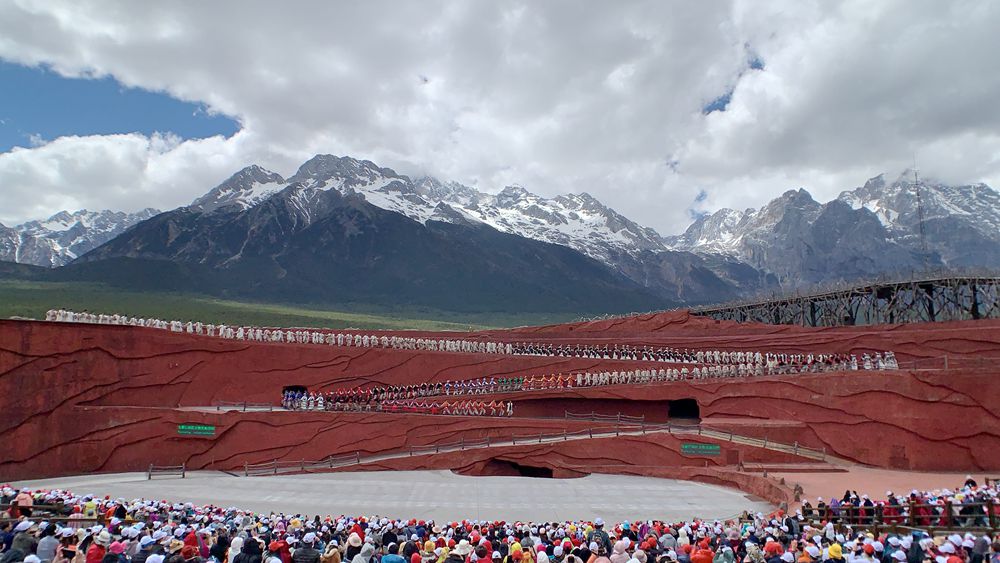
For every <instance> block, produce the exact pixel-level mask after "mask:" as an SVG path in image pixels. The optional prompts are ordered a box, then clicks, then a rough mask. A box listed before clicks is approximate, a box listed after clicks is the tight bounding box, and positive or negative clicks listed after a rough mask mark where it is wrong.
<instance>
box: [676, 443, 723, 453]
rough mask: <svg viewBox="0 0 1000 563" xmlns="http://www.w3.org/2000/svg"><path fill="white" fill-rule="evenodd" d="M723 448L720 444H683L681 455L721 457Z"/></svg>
mask: <svg viewBox="0 0 1000 563" xmlns="http://www.w3.org/2000/svg"><path fill="white" fill-rule="evenodd" d="M720 452H721V447H720V446H719V444H699V443H696V442H682V443H681V453H682V454H693V455H719V453H720Z"/></svg>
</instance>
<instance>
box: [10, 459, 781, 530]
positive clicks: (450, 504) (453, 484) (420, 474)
mask: <svg viewBox="0 0 1000 563" xmlns="http://www.w3.org/2000/svg"><path fill="white" fill-rule="evenodd" d="M17 485H19V486H27V487H32V488H65V489H69V490H71V491H73V492H74V493H77V494H95V495H100V496H104V495H110V496H111V497H112V498H114V497H124V498H126V499H130V500H131V499H133V498H140V497H141V498H155V499H164V500H168V501H171V502H193V503H196V504H209V503H211V504H215V505H218V506H224V507H228V506H236V507H240V508H247V509H251V510H255V511H265V512H269V511H275V512H278V511H281V512H285V513H289V512H291V513H302V514H306V515H314V514H321V515H326V514H332V515H334V516H336V515H340V514H348V515H375V514H378V515H380V516H388V517H392V518H433V519H435V520H438V521H442V520H461V519H463V518H470V519H477V520H483V519H488V520H497V519H500V520H534V521H540V520H550V521H551V520H573V519H583V518H586V519H591V518H594V517H597V516H600V517H602V518H604V519H605V520H607V521H609V522H618V521H621V520H635V519H667V520H679V519H688V518H692V517H701V518H707V519H715V518H719V519H722V518H729V517H733V516H736V515H737V514H739V513H741V512H742V511H744V510H753V511H765V512H766V511H770V510H772V509H773V507H772V506H771V505H769V504H767V503H766V502H761V501H760V500H759V499H752V497H749V496H748V495H745V494H744V493H742V492H740V491H737V490H735V489H728V488H724V487H716V486H712V485H706V484H703V483H695V482H692V481H678V480H673V479H657V478H653V477H634V476H626V475H606V474H593V475H589V476H587V477H582V478H579V479H542V478H530V477H466V476H462V475H455V474H453V473H451V472H450V471H374V472H354V473H348V472H344V473H324V474H312V475H279V476H274V477H234V476H233V475H230V474H227V473H222V472H215V471H193V472H188V474H187V477H186V478H184V479H181V478H177V477H159V478H154V479H153V480H152V481H148V480H146V474H145V473H116V474H99V475H87V476H76V477H60V478H54V479H43V480H36V481H20V482H18V483H17Z"/></svg>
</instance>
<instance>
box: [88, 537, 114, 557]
mask: <svg viewBox="0 0 1000 563" xmlns="http://www.w3.org/2000/svg"><path fill="white" fill-rule="evenodd" d="M110 544H111V534H109V533H108V531H107V530H101V533H99V534H97V536H95V537H94V541H93V542H91V544H90V547H89V548H87V558H86V563H101V560H102V559H104V556H105V555H106V554H107V553H108V545H110Z"/></svg>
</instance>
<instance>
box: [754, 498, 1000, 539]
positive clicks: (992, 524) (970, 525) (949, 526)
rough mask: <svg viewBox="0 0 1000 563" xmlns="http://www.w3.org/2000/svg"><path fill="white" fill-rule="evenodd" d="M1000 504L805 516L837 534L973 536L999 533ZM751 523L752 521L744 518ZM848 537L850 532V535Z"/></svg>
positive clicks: (844, 509) (848, 509)
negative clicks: (861, 531)
mask: <svg viewBox="0 0 1000 563" xmlns="http://www.w3.org/2000/svg"><path fill="white" fill-rule="evenodd" d="M998 512H1000V504H998V503H995V502H993V501H992V500H988V501H986V502H966V503H952V502H950V501H946V502H945V503H944V504H922V503H916V502H907V503H906V504H902V505H875V506H854V505H846V506H839V507H837V508H831V507H829V506H824V507H823V508H822V509H818V508H816V507H811V508H803V509H802V516H803V517H804V518H805V519H806V520H807V521H811V522H816V521H821V522H822V521H826V522H833V524H834V527H835V528H836V529H837V531H838V532H847V529H848V528H851V529H853V530H858V529H865V530H869V531H871V532H873V533H875V534H880V533H883V532H889V533H909V532H910V531H913V530H923V531H926V532H928V533H931V534H942V533H946V532H952V531H967V532H973V533H990V534H996V533H998V532H1000V513H998ZM745 520H749V518H748V517H747V518H745ZM847 533H849V532H847Z"/></svg>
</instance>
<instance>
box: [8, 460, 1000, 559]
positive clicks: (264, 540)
mask: <svg viewBox="0 0 1000 563" xmlns="http://www.w3.org/2000/svg"><path fill="white" fill-rule="evenodd" d="M970 481H971V482H970ZM913 494H914V495H915V496H917V497H919V498H921V499H922V500H933V499H936V498H946V499H949V501H954V500H958V497H959V495H962V496H971V497H974V498H994V499H995V498H996V495H997V488H996V486H995V485H994V486H993V487H980V486H978V485H977V484H976V483H975V482H974V481H972V480H971V479H970V480H969V481H967V482H966V483H965V484H964V485H963V486H962V487H961V488H960V489H959V490H958V491H956V492H952V491H931V492H922V493H917V492H914V493H913ZM2 497H3V498H2V500H3V501H4V502H5V503H7V504H9V505H10V508H9V509H8V513H9V514H8V515H9V516H10V518H9V519H5V520H3V521H2V524H0V550H2V551H0V563H20V562H22V561H23V562H24V563H344V562H349V563H477V562H480V563H736V562H737V561H740V562H741V563H1000V543H998V542H997V541H995V540H994V539H993V538H991V537H990V536H989V535H988V532H985V533H984V532H983V531H978V532H975V533H973V532H972V531H971V530H970V531H968V532H964V533H956V532H961V530H954V531H952V532H951V533H950V535H946V536H938V537H931V536H929V535H927V534H926V533H924V532H923V531H919V530H908V531H906V532H899V533H893V532H886V531H884V530H879V529H876V528H875V527H874V524H878V522H872V521H868V522H858V523H854V524H850V525H847V524H844V522H843V521H842V519H841V518H839V517H836V516H833V517H831V514H832V513H830V512H828V510H827V509H828V507H829V506H830V504H833V503H834V502H835V501H836V502H840V501H843V503H855V502H857V503H859V505H860V506H866V505H867V503H865V502H864V501H866V500H869V499H867V497H863V496H862V497H858V496H857V495H856V493H851V492H848V493H847V494H845V499H846V500H845V499H839V500H838V499H831V501H830V504H826V503H824V508H823V509H820V508H818V507H812V506H810V507H804V509H803V510H800V511H798V512H795V513H792V514H787V515H785V514H782V513H781V512H777V513H774V514H771V515H766V516H765V515H764V514H761V513H757V514H755V515H746V517H745V518H743V519H739V520H736V519H734V520H727V521H718V520H715V521H708V520H698V519H692V520H687V521H682V522H667V521H659V520H641V521H632V522H630V521H625V522H621V523H617V524H613V525H605V523H604V522H603V521H602V520H601V519H600V518H595V519H593V520H586V521H563V522H519V521H515V522H507V521H501V520H493V521H479V520H463V521H461V522H435V521H433V520H420V519H415V518H411V519H398V518H389V517H381V516H370V517H349V516H325V517H322V516H313V517H307V516H303V515H301V514H282V513H268V514H261V513H254V512H251V511H248V510H240V509H238V508H232V507H230V508H222V507H217V506H212V505H208V506H196V505H194V504H192V503H177V502H168V501H164V500H147V499H135V500H132V501H126V500H125V499H122V498H119V499H110V498H107V497H104V498H100V497H97V496H95V495H83V496H77V495H74V494H72V493H70V492H68V491H61V490H49V491H47V490H28V489H21V490H16V489H13V488H10V487H4V488H3V489H2ZM843 503H842V504H841V505H840V507H838V509H843ZM42 504H44V505H46V506H48V507H49V510H52V511H54V512H56V513H59V516H60V517H59V518H58V523H57V522H56V520H57V518H56V517H54V516H52V515H50V516H40V515H39V514H37V507H39V505H42ZM876 505H882V506H883V507H885V506H890V505H892V495H890V498H888V499H885V500H883V501H879V502H878V503H872V506H876ZM53 506H55V507H58V508H52V507H53ZM896 506H897V508H898V510H899V511H900V512H899V515H900V516H903V517H905V516H906V514H905V512H906V510H907V509H908V508H907V505H904V504H898V505H896ZM978 509H979V510H980V512H982V511H983V508H982V506H980V507H979V508H978ZM50 514H51V513H50ZM66 514H68V515H69V516H68V518H62V517H61V516H64V515H66ZM46 518H48V519H50V520H52V521H51V522H50V521H46ZM980 518H981V515H975V516H973V517H972V518H971V520H967V521H964V522H959V521H952V522H951V524H952V525H953V526H954V525H965V526H973V525H976V524H979V523H981V521H980ZM95 521H99V522H100V523H95ZM928 522H929V524H928V525H936V524H939V522H934V521H928Z"/></svg>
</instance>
